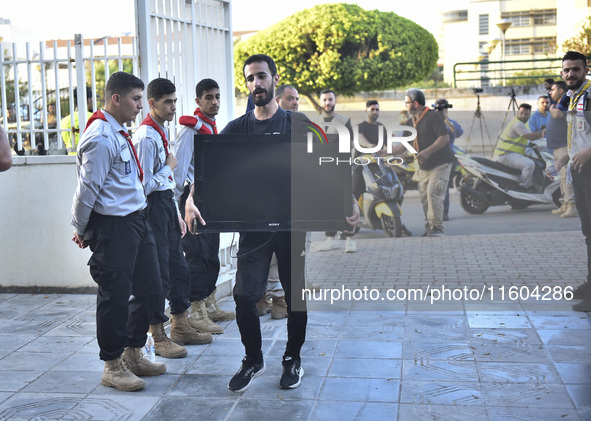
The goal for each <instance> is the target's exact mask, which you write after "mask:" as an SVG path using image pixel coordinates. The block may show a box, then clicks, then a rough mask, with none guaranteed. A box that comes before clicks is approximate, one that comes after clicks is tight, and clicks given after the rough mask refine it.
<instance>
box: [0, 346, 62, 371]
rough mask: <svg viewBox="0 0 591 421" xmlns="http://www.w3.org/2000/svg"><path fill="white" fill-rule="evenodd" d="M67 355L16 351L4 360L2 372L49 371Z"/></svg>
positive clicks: (0, 366)
mask: <svg viewBox="0 0 591 421" xmlns="http://www.w3.org/2000/svg"><path fill="white" fill-rule="evenodd" d="M66 358H67V355H63V354H52V353H40V352H20V351H16V352H13V353H12V354H10V355H8V356H7V357H4V358H3V359H2V361H1V362H2V364H1V365H0V370H23V371H28V370H49V369H51V368H52V367H53V366H55V365H56V364H58V363H59V362H61V361H63V360H65V359H66Z"/></svg>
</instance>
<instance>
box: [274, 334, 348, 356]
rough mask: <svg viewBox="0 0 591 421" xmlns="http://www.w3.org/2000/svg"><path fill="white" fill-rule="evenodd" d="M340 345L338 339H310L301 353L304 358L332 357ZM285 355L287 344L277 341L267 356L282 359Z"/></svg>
mask: <svg viewBox="0 0 591 421" xmlns="http://www.w3.org/2000/svg"><path fill="white" fill-rule="evenodd" d="M337 343H339V341H338V339H308V338H306V342H304V346H303V347H302V350H301V352H300V354H301V357H302V358H309V357H329V358H330V357H332V356H333V354H334V352H335V348H336V347H337ZM284 353H285V342H284V341H277V342H275V343H274V344H273V346H272V348H271V349H268V350H267V351H266V352H265V354H266V355H268V356H270V357H281V356H283V354H284Z"/></svg>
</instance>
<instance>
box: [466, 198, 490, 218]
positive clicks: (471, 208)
mask: <svg viewBox="0 0 591 421" xmlns="http://www.w3.org/2000/svg"><path fill="white" fill-rule="evenodd" d="M460 204H461V205H462V208H463V209H464V210H465V211H466V212H468V213H471V214H473V215H477V214H480V213H484V211H486V210H487V209H488V207H489V204H488V203H484V202H482V201H481V200H478V199H477V198H476V197H474V196H472V195H471V194H467V193H462V194H461V196H460Z"/></svg>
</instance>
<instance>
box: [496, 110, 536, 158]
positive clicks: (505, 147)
mask: <svg viewBox="0 0 591 421" xmlns="http://www.w3.org/2000/svg"><path fill="white" fill-rule="evenodd" d="M518 121H519V120H518V119H517V116H515V117H513V119H512V120H511V121H510V122H509V124H507V127H505V129H504V130H503V133H501V137H500V138H499V141H498V142H497V146H496V147H495V151H494V153H493V157H495V156H499V155H503V154H506V153H509V152H514V153H518V154H520V155H525V147H526V146H527V142H528V140H527V139H526V138H525V137H523V136H519V137H517V138H510V137H509V132H510V131H511V127H513V125H515V124H516V123H517V122H518Z"/></svg>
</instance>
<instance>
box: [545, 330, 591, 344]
mask: <svg viewBox="0 0 591 421" xmlns="http://www.w3.org/2000/svg"><path fill="white" fill-rule="evenodd" d="M538 335H539V336H540V338H541V339H542V342H544V343H545V344H547V345H566V346H583V347H588V348H591V332H589V331H588V330H584V329H554V330H549V329H538Z"/></svg>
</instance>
